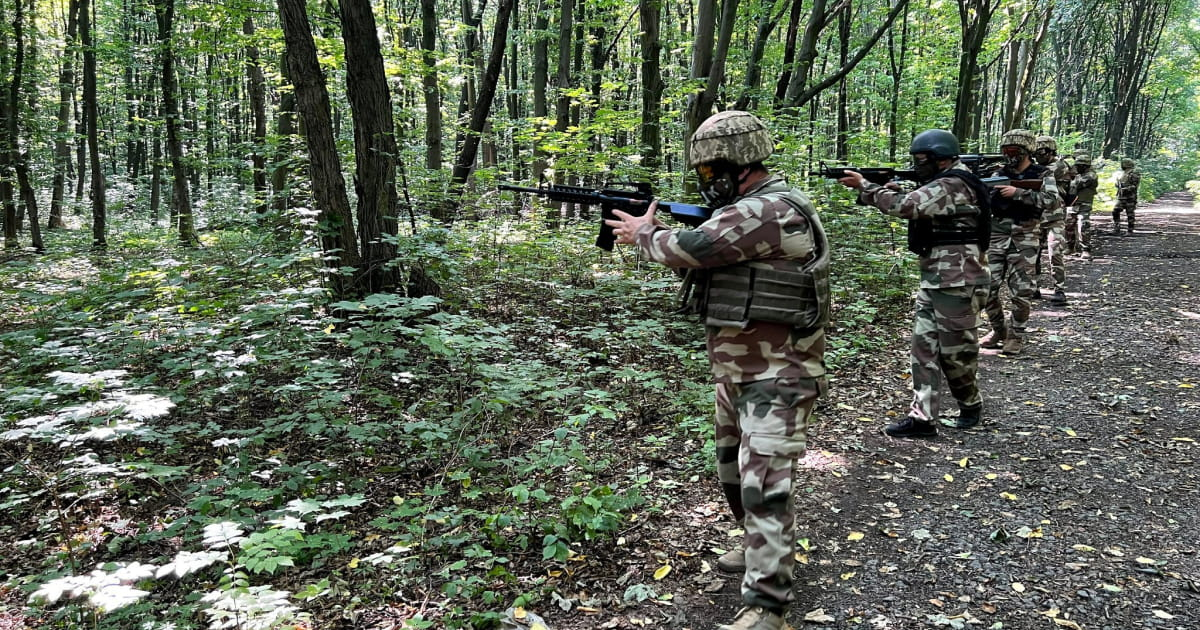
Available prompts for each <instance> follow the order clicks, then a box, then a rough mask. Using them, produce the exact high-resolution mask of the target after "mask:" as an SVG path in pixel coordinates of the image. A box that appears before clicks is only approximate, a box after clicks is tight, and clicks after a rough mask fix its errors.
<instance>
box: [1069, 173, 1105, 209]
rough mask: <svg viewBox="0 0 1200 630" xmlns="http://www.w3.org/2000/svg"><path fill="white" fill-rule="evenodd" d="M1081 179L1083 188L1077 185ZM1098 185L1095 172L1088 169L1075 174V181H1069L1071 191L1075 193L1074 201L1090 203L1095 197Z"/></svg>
mask: <svg viewBox="0 0 1200 630" xmlns="http://www.w3.org/2000/svg"><path fill="white" fill-rule="evenodd" d="M1080 180H1082V181H1083V182H1084V183H1085V185H1084V187H1083V188H1079V187H1077V184H1078V183H1079V182H1080ZM1099 185H1100V182H1099V180H1098V179H1097V178H1096V173H1095V172H1093V171H1090V170H1089V171H1088V172H1086V173H1080V174H1079V175H1076V176H1075V181H1074V182H1072V183H1071V188H1072V192H1074V193H1075V202H1076V203H1092V200H1093V199H1095V198H1096V188H1097V187H1098V186H1099Z"/></svg>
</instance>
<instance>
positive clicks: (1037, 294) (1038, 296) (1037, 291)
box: [1033, 289, 1042, 300]
mask: <svg viewBox="0 0 1200 630" xmlns="http://www.w3.org/2000/svg"><path fill="white" fill-rule="evenodd" d="M1033 299H1035V300H1040V299H1042V290H1041V289H1034V290H1033Z"/></svg>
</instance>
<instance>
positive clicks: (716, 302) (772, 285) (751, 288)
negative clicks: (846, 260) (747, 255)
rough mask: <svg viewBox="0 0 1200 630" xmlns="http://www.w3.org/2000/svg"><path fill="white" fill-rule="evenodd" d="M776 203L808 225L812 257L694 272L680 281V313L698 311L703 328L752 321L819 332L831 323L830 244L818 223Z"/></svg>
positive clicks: (811, 216) (802, 210) (811, 215)
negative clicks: (784, 265) (786, 265)
mask: <svg viewBox="0 0 1200 630" xmlns="http://www.w3.org/2000/svg"><path fill="white" fill-rule="evenodd" d="M780 200H782V201H785V202H787V203H788V205H790V206H792V207H793V208H795V209H796V210H797V211H799V212H800V213H801V214H803V215H804V218H805V219H806V220H807V221H808V224H809V227H810V229H811V232H812V235H813V256H812V258H810V259H809V260H808V261H807V262H806V261H800V260H789V261H786V262H787V263H789V266H792V267H793V268H790V269H779V268H777V267H775V266H772V265H771V264H769V263H765V262H762V261H756V260H748V261H745V262H741V263H738V264H735V265H729V266H726V267H718V268H715V269H704V270H692V271H690V272H689V273H688V277H687V278H686V279H685V280H684V288H683V293H684V297H685V300H686V299H687V298H688V297H689V295H688V294H689V293H690V294H691V295H690V297H693V298H697V299H696V300H694V301H688V304H687V305H686V306H685V308H684V309H682V310H686V311H692V312H696V313H698V314H699V315H700V316H701V318H702V319H703V321H704V324H705V325H707V326H720V327H727V326H732V327H736V328H743V329H744V328H746V327H748V326H749V325H750V322H751V321H764V322H774V323H780V324H789V325H792V326H795V327H797V328H820V327H823V326H825V325H826V324H828V323H829V306H830V299H829V258H830V255H829V243H828V241H827V240H826V238H825V229H824V228H823V227H821V219H820V218H819V217H818V216H817V215H816V214H815V213H813V212H810V211H809V210H808V209H807V208H805V207H804V206H803V205H801V204H799V203H797V202H795V201H794V200H792V199H790V198H789V197H787V196H781V197H780ZM689 285H690V286H689Z"/></svg>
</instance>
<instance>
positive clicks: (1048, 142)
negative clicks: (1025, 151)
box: [1010, 132, 1058, 153]
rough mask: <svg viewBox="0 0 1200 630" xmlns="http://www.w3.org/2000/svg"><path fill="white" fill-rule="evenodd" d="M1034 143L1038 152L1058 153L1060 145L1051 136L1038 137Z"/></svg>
mask: <svg viewBox="0 0 1200 630" xmlns="http://www.w3.org/2000/svg"><path fill="white" fill-rule="evenodd" d="M1010 133H1011V132H1010ZM1033 142H1034V147H1035V150H1036V151H1041V150H1042V149H1049V150H1050V152H1051V153H1058V143H1057V142H1055V141H1054V138H1052V137H1050V136H1038V137H1037V139H1036V140H1034V141H1033Z"/></svg>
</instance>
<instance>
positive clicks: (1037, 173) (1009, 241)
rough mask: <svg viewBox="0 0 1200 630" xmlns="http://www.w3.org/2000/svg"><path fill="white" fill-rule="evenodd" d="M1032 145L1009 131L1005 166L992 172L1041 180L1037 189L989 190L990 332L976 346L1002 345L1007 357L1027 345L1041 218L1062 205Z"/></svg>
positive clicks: (1003, 145) (1024, 134)
mask: <svg viewBox="0 0 1200 630" xmlns="http://www.w3.org/2000/svg"><path fill="white" fill-rule="evenodd" d="M1036 144H1037V138H1036V137H1035V136H1034V135H1033V133H1032V132H1030V131H1028V130H1025V129H1013V130H1010V131H1008V132H1007V133H1005V134H1004V136H1003V137H1002V138H1001V139H1000V152H1001V153H1003V154H1004V156H1005V158H1006V160H1007V163H1006V164H1005V165H1004V166H1002V167H1001V168H1000V169H998V170H997V171H996V172H995V173H994V175H997V176H1002V177H1007V178H1009V179H1014V180H1029V179H1040V180H1042V188H1041V190H1026V189H1022V188H1016V187H1014V186H997V187H996V188H994V189H993V191H994V192H993V194H992V242H991V246H990V247H989V248H988V253H987V259H988V267H989V271H990V272H991V275H992V284H991V289H990V291H989V292H988V300H987V306H986V307H985V309H984V310H986V311H987V317H988V321H989V322H990V323H991V325H992V331H991V332H990V333H988V334H987V335H986V336H984V338H983V339H981V340H979V345H980V346H981V347H983V348H999V347H1001V345H1003V352H1004V354H1006V355H1015V354H1018V353H1020V352H1021V350H1022V348H1023V347H1024V345H1025V325H1026V323H1027V322H1028V321H1029V313H1030V306H1031V301H1032V299H1033V294H1034V293H1033V292H1034V288H1035V285H1034V282H1033V270H1034V265H1035V264H1036V263H1037V251H1038V241H1039V240H1040V239H1041V223H1042V215H1043V214H1044V213H1045V212H1047V211H1054V210H1055V209H1056V208H1058V207H1059V206H1060V205H1062V200H1061V199H1060V198H1059V196H1058V183H1057V182H1056V181H1055V179H1054V170H1053V169H1049V168H1046V167H1045V166H1042V165H1040V164H1034V163H1033V161H1032V159H1031V158H1032V156H1033V153H1034V151H1035V150H1036V148H1037V147H1036ZM1006 282H1007V284H1008V291H1009V294H1010V298H1011V300H1012V309H1011V319H1009V320H1007V321H1006V319H1005V314H1004V305H1003V303H1002V302H1001V299H1000V290H1001V287H1002V286H1003V285H1004V284H1005V283H1006Z"/></svg>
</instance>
